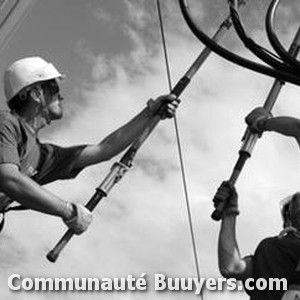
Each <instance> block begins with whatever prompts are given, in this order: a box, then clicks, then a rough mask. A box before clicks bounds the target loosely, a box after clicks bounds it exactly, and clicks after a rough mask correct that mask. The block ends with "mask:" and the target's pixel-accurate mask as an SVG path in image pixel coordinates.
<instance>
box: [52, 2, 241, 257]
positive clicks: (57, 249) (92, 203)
mask: <svg viewBox="0 0 300 300" xmlns="http://www.w3.org/2000/svg"><path fill="white" fill-rule="evenodd" d="M240 4H241V5H242V4H245V1H244V0H241V1H240ZM231 25H232V23H231V19H230V17H227V18H226V19H225V20H224V21H223V22H222V24H221V25H220V26H219V28H218V30H217V31H216V33H215V35H214V36H213V37H212V39H213V40H214V41H215V42H218V41H219V40H220V39H221V38H222V37H223V35H224V34H225V33H226V31H228V29H229V28H230V27H231ZM210 53H211V50H210V49H209V48H208V47H205V48H204V49H203V50H202V52H201V53H200V55H199V56H198V57H197V59H196V60H195V61H194V63H193V64H192V65H191V67H190V68H189V69H188V71H187V72H186V73H185V74H184V76H183V77H182V78H181V79H180V80H179V81H178V83H177V84H176V85H175V87H174V88H173V89H172V91H171V94H173V95H175V96H176V97H177V98H178V97H179V96H180V95H181V93H182V92H183V91H184V89H185V88H186V87H187V86H188V84H189V83H190V81H191V79H192V77H193V76H194V75H195V74H196V72H197V71H198V70H199V68H200V67H201V66H202V64H203V63H204V62H205V60H206V59H207V57H208V56H209V54H210ZM159 121H160V117H159V116H156V117H155V118H153V120H152V121H151V122H150V124H149V126H148V127H147V128H146V129H145V131H144V132H143V133H142V135H141V136H140V137H139V138H138V139H137V140H136V141H135V142H134V143H133V144H132V146H131V147H130V148H129V149H128V150H127V152H126V153H125V154H124V155H123V157H122V158H121V160H120V161H119V162H117V163H115V164H113V166H112V168H111V170H110V172H109V174H108V175H107V176H106V177H105V179H104V180H103V182H102V183H101V184H100V185H99V186H98V187H97V188H96V192H95V193H94V195H93V196H92V198H91V199H90V200H89V201H88V203H87V204H86V205H85V206H86V208H87V209H89V210H90V211H93V210H94V209H95V207H96V206H97V205H98V203H99V202H100V201H101V200H102V199H103V198H104V197H106V196H107V195H108V193H109V191H110V190H111V189H112V188H113V186H114V185H115V184H116V183H117V182H119V181H120V180H121V178H122V177H123V176H124V174H125V173H126V172H127V171H128V169H129V168H130V167H131V166H132V162H133V159H134V157H135V154H136V153H137V151H138V149H139V148H140V147H141V145H142V144H143V143H144V141H145V140H146V139H147V138H148V136H149V135H150V134H151V132H152V131H153V129H154V128H155V127H156V126H157V124H158V123H159ZM73 235H74V232H73V231H72V230H71V229H69V230H67V231H66V232H65V234H64V235H63V236H62V238H61V239H60V240H59V241H58V242H57V244H56V245H55V246H54V247H53V249H52V250H51V251H49V252H48V254H47V259H48V260H49V261H50V262H56V260H57V258H58V256H59V255H60V253H61V251H62V250H63V249H64V248H65V246H66V245H67V244H68V242H69V241H70V240H71V238H72V237H73Z"/></svg>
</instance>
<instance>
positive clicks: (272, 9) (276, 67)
mask: <svg viewBox="0 0 300 300" xmlns="http://www.w3.org/2000/svg"><path fill="white" fill-rule="evenodd" d="M240 1H241V0H239V1H238V0H228V4H229V9H230V14H231V19H232V22H233V25H234V28H235V30H236V32H237V34H238V36H239V38H240V39H241V40H242V42H243V43H244V45H245V46H246V47H247V48H248V49H249V50H250V51H251V52H252V53H253V54H254V55H255V56H256V57H258V58H259V59H260V60H261V61H263V62H264V63H265V64H260V63H257V62H254V61H251V60H249V59H246V58H244V57H242V56H239V55H237V54H235V53H233V52H231V51H229V50H227V49H226V48H224V47H223V46H220V45H219V44H218V43H216V42H215V41H213V40H212V39H211V38H210V37H209V36H207V35H206V34H205V33H204V32H203V30H202V29H201V28H200V27H199V26H198V25H196V24H195V22H194V21H193V18H192V17H191V12H190V8H189V6H188V3H187V0H179V4H180V8H181V11H182V14H183V17H184V19H185V21H186V23H187V25H188V26H189V28H190V29H191V31H192V32H193V33H194V35H195V36H196V37H197V38H198V39H199V40H200V41H201V42H202V43H203V44H205V45H206V46H207V47H208V48H210V49H211V50H212V51H213V52H215V53H216V54H218V55H219V56H221V57H222V58H224V59H226V60H228V61H230V62H232V63H235V64H237V65H239V66H242V67H244V68H247V69H250V70H252V71H255V72H258V73H260V74H264V75H267V76H270V77H274V78H275V79H279V80H282V81H285V82H289V83H292V84H296V85H300V68H299V67H300V62H299V61H298V60H297V59H296V58H294V57H292V56H291V54H290V53H289V51H286V50H285V48H284V47H283V46H282V44H281V43H280V41H279V39H278V38H277V36H276V34H275V30H274V18H275V15H276V10H277V8H278V4H279V2H280V0H273V1H272V2H271V4H270V6H269V9H268V12H267V16H266V31H267V35H268V38H269V41H270V44H271V45H272V47H273V48H274V50H275V52H276V53H272V52H270V51H269V50H267V49H265V48H263V47H262V46H260V45H259V44H257V43H255V41H254V40H253V39H251V38H250V37H249V36H248V35H247V33H246V30H245V29H244V26H243V24H242V22H241V18H240V14H239V9H238V4H239V2H240ZM243 1H246V0H243ZM266 64H267V65H266Z"/></svg>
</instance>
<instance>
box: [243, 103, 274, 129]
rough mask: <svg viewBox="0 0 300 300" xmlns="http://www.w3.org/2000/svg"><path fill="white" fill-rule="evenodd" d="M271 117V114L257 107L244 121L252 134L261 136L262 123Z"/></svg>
mask: <svg viewBox="0 0 300 300" xmlns="http://www.w3.org/2000/svg"><path fill="white" fill-rule="evenodd" d="M271 117H272V114H271V113H270V112H268V111H266V109H264V108H263V107H257V108H255V109H253V110H252V111H251V112H250V113H249V114H248V115H247V116H246V118H245V121H246V123H247V125H248V126H249V129H250V130H251V131H252V132H253V133H258V134H262V132H263V131H264V129H263V125H264V123H265V122H266V120H268V119H270V118H271Z"/></svg>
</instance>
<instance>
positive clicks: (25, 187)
mask: <svg viewBox="0 0 300 300" xmlns="http://www.w3.org/2000/svg"><path fill="white" fill-rule="evenodd" d="M2 191H3V192H4V193H5V194H6V195H7V196H9V197H10V198H11V199H13V200H15V201H17V202H19V203H21V204H22V205H23V206H25V207H27V208H29V209H33V210H36V211H39V212H43V213H46V214H50V215H54V216H59V217H64V218H68V216H69V215H71V213H72V212H71V210H70V209H69V208H68V207H67V203H66V202H65V201H63V200H61V199H60V198H58V197H56V196H55V195H53V194H51V193H50V192H49V191H47V190H46V189H44V188H43V187H41V186H40V185H38V184H37V183H36V182H34V181H33V180H31V179H30V178H29V177H26V176H25V175H22V174H19V176H11V177H10V178H8V179H6V183H5V184H2Z"/></svg>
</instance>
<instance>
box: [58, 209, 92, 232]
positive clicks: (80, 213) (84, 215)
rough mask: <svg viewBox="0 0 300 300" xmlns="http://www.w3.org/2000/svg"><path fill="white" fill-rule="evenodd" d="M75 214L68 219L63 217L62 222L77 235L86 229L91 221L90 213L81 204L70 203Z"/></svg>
mask: <svg viewBox="0 0 300 300" xmlns="http://www.w3.org/2000/svg"><path fill="white" fill-rule="evenodd" d="M72 205H73V207H74V214H75V216H73V217H71V218H70V219H63V221H64V223H65V224H66V225H67V226H68V227H69V229H72V230H73V231H74V233H75V234H77V235H79V234H82V233H83V232H84V231H86V230H87V229H88V227H89V225H90V224H91V222H92V218H93V215H92V213H91V212H90V211H89V210H88V209H87V208H86V207H84V206H83V205H81V204H72Z"/></svg>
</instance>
